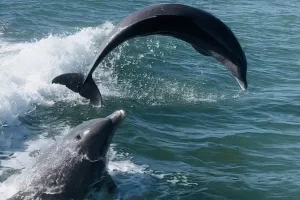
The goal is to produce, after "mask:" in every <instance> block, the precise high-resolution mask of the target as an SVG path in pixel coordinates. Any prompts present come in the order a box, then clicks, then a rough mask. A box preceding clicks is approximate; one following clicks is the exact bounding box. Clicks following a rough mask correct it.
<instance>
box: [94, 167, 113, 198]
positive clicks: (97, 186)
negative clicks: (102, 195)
mask: <svg viewBox="0 0 300 200" xmlns="http://www.w3.org/2000/svg"><path fill="white" fill-rule="evenodd" d="M104 187H105V189H106V191H107V194H108V196H109V197H110V198H109V199H116V198H117V196H118V187H117V185H116V183H115V182H114V180H113V179H112V177H111V176H110V174H109V173H108V172H105V173H104V175H103V177H102V178H101V180H99V181H98V182H96V183H94V184H93V185H91V186H90V187H89V188H91V189H92V190H93V192H96V193H97V192H100V191H101V190H102V189H103V188H104Z"/></svg>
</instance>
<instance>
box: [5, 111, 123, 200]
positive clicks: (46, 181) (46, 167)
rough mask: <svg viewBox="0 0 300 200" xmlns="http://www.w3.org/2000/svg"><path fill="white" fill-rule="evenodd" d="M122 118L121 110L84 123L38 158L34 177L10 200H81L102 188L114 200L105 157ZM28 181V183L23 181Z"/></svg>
mask: <svg viewBox="0 0 300 200" xmlns="http://www.w3.org/2000/svg"><path fill="white" fill-rule="evenodd" d="M124 118H125V112H124V111H123V110H119V111H115V112H114V113H112V114H111V115H109V116H107V117H105V118H98V119H93V120H90V121H86V122H84V123H82V124H80V125H78V126H77V127H75V128H74V129H73V130H72V131H71V132H70V133H69V134H68V135H67V136H66V137H65V138H64V139H62V141H59V142H58V143H56V144H55V145H54V146H52V147H51V148H49V149H48V151H46V152H45V153H43V154H42V155H40V157H39V159H38V161H37V163H36V165H35V166H33V169H32V170H31V169H30V170H31V171H29V172H31V174H30V173H29V174H26V175H27V176H29V177H30V176H33V178H32V180H31V181H30V183H29V184H28V186H26V187H25V188H24V189H23V190H21V191H20V192H18V193H17V194H15V195H14V196H13V197H11V198H10V199H9V200H27V199H28V200H82V199H84V197H85V196H86V194H87V193H88V191H89V190H90V189H92V188H94V189H96V188H97V190H101V188H102V187H103V186H105V187H106V188H107V189H108V191H109V192H110V193H111V195H110V197H109V199H112V198H115V194H116V185H115V183H114V181H113V180H112V178H111V177H110V175H109V174H108V172H107V171H106V154H107V151H108V148H109V146H110V143H111V140H112V138H113V135H114V132H115V131H116V129H117V127H118V126H119V125H120V124H121V122H122V121H123V119H124ZM26 181H27V180H26Z"/></svg>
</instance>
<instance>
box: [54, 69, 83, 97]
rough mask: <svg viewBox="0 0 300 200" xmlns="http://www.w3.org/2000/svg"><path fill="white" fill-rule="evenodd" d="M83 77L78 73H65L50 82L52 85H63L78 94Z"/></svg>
mask: <svg viewBox="0 0 300 200" xmlns="http://www.w3.org/2000/svg"><path fill="white" fill-rule="evenodd" d="M83 81H84V75H83V74H79V73H67V74H62V75H59V76H57V77H55V78H54V79H53V80H52V83H58V84H61V85H65V86H66V87H67V88H69V89H70V90H72V91H73V92H76V93H78V92H79V91H80V87H81V85H82V84H83Z"/></svg>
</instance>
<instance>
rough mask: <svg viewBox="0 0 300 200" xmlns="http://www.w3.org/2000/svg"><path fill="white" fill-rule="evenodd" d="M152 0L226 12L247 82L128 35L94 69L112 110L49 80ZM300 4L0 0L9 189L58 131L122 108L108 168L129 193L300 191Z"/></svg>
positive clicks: (188, 51) (178, 47)
mask: <svg viewBox="0 0 300 200" xmlns="http://www.w3.org/2000/svg"><path fill="white" fill-rule="evenodd" d="M154 3H184V4H188V5H191V6H194V7H197V8H202V9H205V10H206V11H209V12H211V13H213V14H214V15H215V16H217V17H218V18H220V19H221V20H222V21H224V22H225V23H226V24H227V25H228V26H229V27H230V28H231V29H232V30H233V32H234V33H235V35H236V36H237V38H238V39H239V41H240V43H241V46H242V47H243V49H244V51H245V53H246V56H247V60H248V74H247V77H248V84H249V89H248V90H247V91H246V92H242V91H241V90H240V88H239V86H238V84H237V83H236V81H235V80H234V78H233V77H232V76H231V75H230V74H229V73H228V72H227V71H226V69H225V68H224V67H223V66H221V65H220V64H218V63H217V62H216V61H215V60H214V59H212V58H207V57H204V56H201V55H199V54H198V53H197V52H195V51H194V49H192V48H191V47H190V46H189V45H187V44H186V43H184V42H182V41H179V40H176V39H173V38H169V37H162V36H160V37H159V36H151V37H150V36H149V37H145V38H139V39H134V40H131V41H128V42H126V43H125V44H124V45H122V46H121V47H119V48H117V49H116V50H114V51H113V52H112V53H111V54H110V55H109V56H108V57H107V58H106V59H105V62H104V63H102V64H101V66H100V67H99V68H97V71H96V74H95V77H96V80H97V84H98V86H99V88H100V90H101V92H102V94H103V98H104V101H105V106H104V107H103V108H99V107H94V106H92V105H90V104H89V103H88V102H87V101H85V100H84V99H82V98H81V97H80V96H79V95H77V94H74V93H72V92H70V91H69V90H67V89H66V88H64V87H63V86H58V85H52V84H51V80H52V79H53V78H54V77H55V76H57V75H59V74H61V73H67V72H80V71H81V72H86V71H87V70H88V69H89V65H90V64H91V63H92V62H93V60H94V57H95V55H96V54H97V50H98V49H99V46H100V44H101V42H102V41H103V39H104V38H105V36H106V35H107V34H108V33H109V31H110V30H112V28H113V27H114V25H115V24H116V23H117V22H118V21H120V20H121V19H122V18H124V17H125V16H127V15H128V14H130V13H132V12H134V11H136V10H137V9H140V8H142V7H145V6H148V5H151V4H154ZM299 9H300V2H299V1H297V0H286V1H282V0H274V1H257V0H253V1H246V0H240V1H234V0H228V1H221V0H210V1H209V0H204V1H196V0H190V1H172V2H171V1H156V0H155V1H150V0H143V1H135V0H129V1H106V0H102V1H96V0H89V1H79V0H72V1H71V0H60V1H58V0H51V1H49V0H45V1H41V0H27V1H24V0H14V1H8V0H1V1H0V82H1V90H0V102H1V103H0V124H1V127H0V182H1V183H0V199H6V198H7V197H9V196H11V195H12V194H14V192H16V191H17V189H18V188H19V185H18V182H17V181H9V180H10V179H13V178H17V177H26V173H25V172H23V173H22V170H23V169H26V167H27V166H30V163H31V162H33V160H34V159H35V155H36V153H37V152H38V151H39V150H43V149H44V148H45V147H46V146H47V145H50V144H52V143H53V142H55V141H54V138H56V137H60V136H63V135H65V134H66V133H67V132H68V131H69V130H70V129H72V127H75V126H76V125H78V124H79V123H81V122H82V121H84V120H87V119H92V118H96V117H102V116H105V115H108V114H109V113H111V112H113V111H114V110H117V109H124V110H125V111H126V113H127V118H126V119H125V121H124V123H123V124H122V126H121V127H120V129H118V131H117V133H116V135H115V137H114V139H113V145H112V147H111V149H110V162H109V165H108V169H109V172H110V173H111V174H112V177H113V179H114V180H115V182H116V184H117V185H118V188H119V191H120V195H121V198H122V199H217V200H225V199H226V200H227V199H228V200H229V199H243V200H246V199H249V200H253V199H256V200H259V199H276V200H277V199H278V200H279V199H280V200H283V199H288V200H291V199H299V198H300V190H299V187H300V181H299V180H300V171H299V169H300V156H299V155H300V133H299V130H300V129H299V122H300V109H299V108H300V103H299V102H300V95H299V94H300V89H299V88H300V87H299V85H300V79H299V78H298V77H299V74H300V34H299V33H300V14H299ZM12 153H14V154H13V155H11V154H12Z"/></svg>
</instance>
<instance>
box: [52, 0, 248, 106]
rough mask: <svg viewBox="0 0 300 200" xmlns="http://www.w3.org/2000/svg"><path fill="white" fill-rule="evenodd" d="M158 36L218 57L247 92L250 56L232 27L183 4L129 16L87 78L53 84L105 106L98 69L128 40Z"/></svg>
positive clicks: (106, 42) (71, 77) (75, 75)
mask: <svg viewBox="0 0 300 200" xmlns="http://www.w3.org/2000/svg"><path fill="white" fill-rule="evenodd" d="M155 34H158V35H166V36H172V37H175V38H178V39H180V40H183V41H185V42H187V43H190V44H191V45H192V46H193V47H194V49H195V50H197V51H198V52H199V53H200V54H202V55H204V56H212V57H214V58H215V59H216V60H217V61H219V62H220V63H222V64H223V65H224V66H225V67H226V68H227V69H228V70H229V71H230V72H231V74H232V75H233V76H234V77H235V78H236V80H237V81H238V83H239V85H240V87H241V88H242V89H243V90H245V89H246V88H247V79H246V74H247V60H246V56H245V53H244V51H243V49H242V48H241V46H240V44H239V42H238V40H237V38H236V37H235V35H234V34H233V32H232V31H231V30H230V28H229V27H228V26H226V25H225V24H224V23H223V22H222V21H221V20H219V19H218V18H216V17H215V16H213V15H212V14H210V13H208V12H206V11H203V10H200V9H197V8H194V7H190V6H186V5H182V4H158V5H153V6H149V7H146V8H143V9H141V10H139V11H137V12H134V13H133V14H131V15H129V16H127V17H126V18H124V19H123V20H122V21H121V22H120V23H119V24H118V25H117V26H116V27H115V28H114V29H113V30H112V31H111V32H110V34H109V35H108V36H107V37H106V39H105V40H104V42H103V43H102V45H101V47H100V51H99V55H98V56H97V58H96V60H95V62H94V63H93V65H92V67H91V70H90V71H89V73H88V75H87V76H86V77H85V76H84V75H83V74H79V73H67V74H62V75H60V76H57V77H56V78H54V79H53V80H52V83H59V84H62V85H65V86H66V87H68V88H69V89H71V90H72V91H74V92H77V93H79V94H80V95H81V96H83V97H85V98H87V99H90V101H91V102H92V103H96V104H97V103H99V102H101V103H102V97H101V94H100V91H99V89H98V87H97V85H96V84H95V82H94V80H93V78H92V74H93V72H94V71H95V69H96V68H97V66H98V65H99V64H100V63H101V61H102V60H103V59H104V58H105V56H106V55H107V54H108V53H110V52H111V51H112V50H113V49H114V48H116V47H117V46H119V45H120V44H122V43H123V42H125V41H126V40H129V39H132V38H136V37H142V36H148V35H155Z"/></svg>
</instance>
